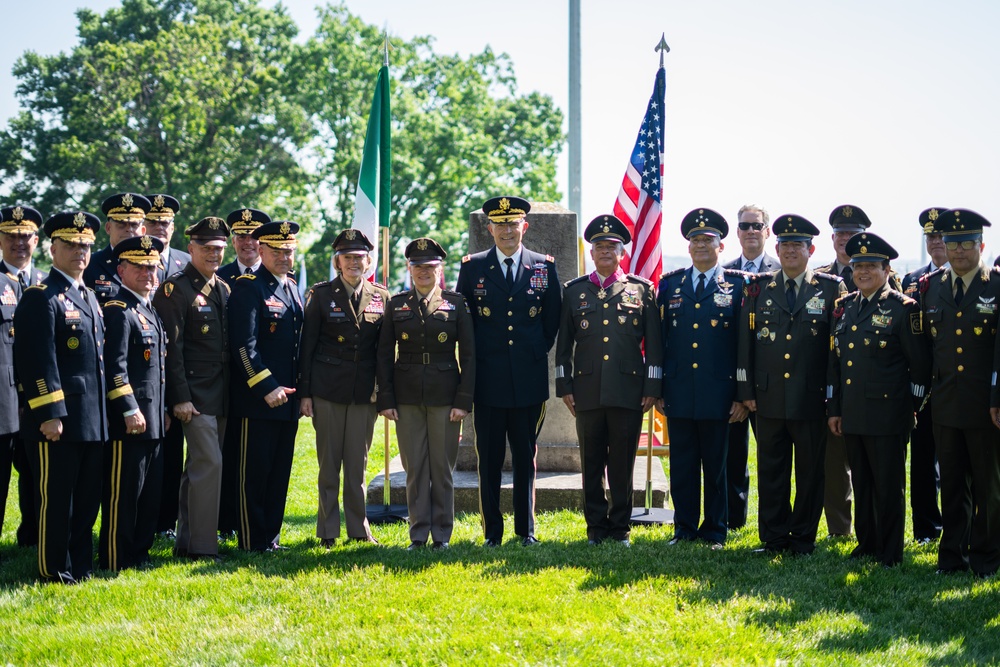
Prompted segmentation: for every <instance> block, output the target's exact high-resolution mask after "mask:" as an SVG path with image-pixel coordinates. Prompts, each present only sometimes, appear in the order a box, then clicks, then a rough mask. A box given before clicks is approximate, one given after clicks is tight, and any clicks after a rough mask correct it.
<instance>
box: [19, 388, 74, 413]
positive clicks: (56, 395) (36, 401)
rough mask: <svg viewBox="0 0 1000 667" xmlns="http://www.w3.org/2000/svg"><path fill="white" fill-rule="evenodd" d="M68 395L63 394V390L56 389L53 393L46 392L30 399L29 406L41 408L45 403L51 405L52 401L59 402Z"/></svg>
mask: <svg viewBox="0 0 1000 667" xmlns="http://www.w3.org/2000/svg"><path fill="white" fill-rule="evenodd" d="M65 398H66V396H65V394H63V390H62V389H60V390H58V391H54V392H52V393H51V394H44V395H42V396H39V397H37V398H32V399H29V400H28V407H29V408H31V409H32V410H34V409H36V408H40V407H42V406H43V405H49V404H50V403H58V402H59V401H62V400H65Z"/></svg>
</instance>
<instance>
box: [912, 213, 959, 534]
mask: <svg viewBox="0 0 1000 667" xmlns="http://www.w3.org/2000/svg"><path fill="white" fill-rule="evenodd" d="M947 210H948V209H946V208H944V207H942V206H939V207H935V208H928V209H925V210H924V211H922V212H921V213H920V215H919V217H918V221H919V223H920V227H921V229H922V230H923V232H924V245H925V247H926V248H927V254H928V255H929V256H930V258H931V261H930V262H928V264H927V266H921V267H920V268H918V269H916V270H914V271H911V272H910V273H908V274H906V277H905V278H903V294H905V295H906V296H908V297H910V298H912V299H919V298H920V295H919V293H918V287H919V286H920V278H921V277H922V276H925V275H927V274H928V273H930V272H932V271H935V270H936V269H940V268H942V267H945V268H947V264H948V253H947V250H946V249H945V247H944V240H943V239H942V237H941V230H940V229H939V228H938V226H937V221H938V220H939V219H940V217H941V215H942V214H944V213H945V212H946V211H947ZM931 401H932V397H931V398H927V402H926V404H925V405H924V409H923V410H921V411H920V412H918V413H917V425H916V426H915V427H914V429H913V432H912V433H910V511H911V518H912V520H913V539H914V541H915V542H916V543H917V544H929V543H930V542H932V541H934V540H936V539H938V538H939V537H940V536H941V509H940V506H939V505H938V488H939V484H940V474H939V472H938V463H937V455H936V454H935V453H934V418H933V416H932V413H933V410H931V409H930V403H931Z"/></svg>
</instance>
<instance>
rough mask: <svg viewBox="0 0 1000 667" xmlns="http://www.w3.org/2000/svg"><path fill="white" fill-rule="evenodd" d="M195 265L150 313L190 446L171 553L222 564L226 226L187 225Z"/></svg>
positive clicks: (159, 295)
mask: <svg viewBox="0 0 1000 667" xmlns="http://www.w3.org/2000/svg"><path fill="white" fill-rule="evenodd" d="M184 233H185V234H186V235H187V236H189V237H190V239H191V240H190V242H189V243H188V252H189V253H190V254H191V261H190V262H188V265H187V266H186V267H185V268H184V270H183V271H181V272H180V273H175V274H173V275H172V276H168V277H167V279H166V280H164V281H163V283H162V284H161V285H160V286H159V288H158V289H157V290H156V295H155V296H154V297H153V307H154V308H155V309H156V312H157V313H159V315H160V318H161V319H162V320H163V328H164V330H165V331H166V334H167V371H166V375H167V384H166V397H167V398H166V406H167V410H168V414H170V415H171V416H172V417H173V418H174V419H179V420H180V422H181V424H183V428H184V439H185V440H186V441H187V462H186V464H185V466H184V472H183V473H182V475H181V483H180V491H179V493H178V496H179V503H178V504H179V507H178V518H177V541H176V543H175V544H174V555H176V556H180V557H187V558H192V559H199V558H203V559H207V560H215V561H218V560H219V558H218V553H219V542H218V533H217V530H218V524H219V497H220V493H221V485H222V442H223V439H224V436H225V432H226V419H227V415H228V414H229V333H228V330H227V326H228V319H227V317H226V302H227V301H228V300H229V286H228V285H226V283H225V282H224V281H222V280H220V279H219V278H218V277H217V276H216V275H215V272H216V271H217V270H218V268H219V265H220V264H221V263H222V254H223V252H224V251H225V249H226V238H227V237H228V236H229V227H228V226H226V221H225V220H223V219H222V218H214V217H209V218H202V219H201V220H199V221H198V222H196V223H195V224H193V225H191V226H190V227H188V228H187V229H186V230H185V232H184Z"/></svg>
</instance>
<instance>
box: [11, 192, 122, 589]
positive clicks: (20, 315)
mask: <svg viewBox="0 0 1000 667" xmlns="http://www.w3.org/2000/svg"><path fill="white" fill-rule="evenodd" d="M99 225H100V222H99V221H98V219H97V217H96V216H94V215H92V214H90V213H85V212H83V211H71V212H64V213H59V214H56V215H54V216H52V217H51V218H49V219H48V220H47V221H46V222H45V227H44V229H45V233H46V234H47V235H48V236H49V238H51V239H52V246H51V248H50V252H51V253H52V270H51V271H50V272H49V275H48V277H46V278H45V280H44V281H42V284H40V285H35V286H33V287H30V288H28V289H27V290H25V291H24V294H23V296H22V297H21V301H20V303H19V304H18V306H17V310H16V311H15V312H14V325H15V326H14V328H15V329H16V330H20V331H22V332H26V334H24V333H22V334H21V335H20V336H17V338H16V339H15V344H14V366H15V369H16V371H17V376H18V379H19V381H20V383H21V386H22V387H23V390H24V398H25V400H26V401H27V408H26V409H25V411H24V414H23V416H22V422H21V427H22V431H23V433H24V435H25V437H33V441H32V442H31V443H30V446H29V448H28V461H29V464H30V465H31V469H32V475H33V479H34V488H35V489H36V492H37V495H36V499H35V500H36V505H35V507H36V511H37V512H38V571H39V574H40V575H41V577H42V580H43V581H53V582H61V583H65V584H72V583H76V582H78V581H80V580H81V579H83V578H86V577H89V576H90V573H91V570H92V568H93V564H94V563H93V560H94V553H93V535H92V531H93V528H94V522H95V521H96V520H97V511H98V509H99V508H100V506H101V454H102V447H103V445H104V442H105V440H107V437H108V430H107V417H106V414H105V405H104V395H105V384H104V367H103V363H102V360H101V357H102V355H103V353H104V320H103V319H102V317H101V309H100V307H99V306H98V304H97V299H96V297H95V296H94V293H93V292H92V291H91V290H89V289H87V287H86V286H84V284H83V280H82V279H83V271H84V269H85V268H86V266H87V262H88V261H89V260H90V248H91V246H92V245H93V243H94V238H95V232H96V231H97V229H98V227H99Z"/></svg>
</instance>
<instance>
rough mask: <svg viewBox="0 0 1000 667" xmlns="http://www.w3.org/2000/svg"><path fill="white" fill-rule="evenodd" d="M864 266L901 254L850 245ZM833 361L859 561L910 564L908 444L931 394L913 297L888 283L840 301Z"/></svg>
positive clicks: (833, 396)
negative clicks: (906, 550) (906, 543)
mask: <svg viewBox="0 0 1000 667" xmlns="http://www.w3.org/2000/svg"><path fill="white" fill-rule="evenodd" d="M847 254H848V255H850V256H851V264H852V265H853V266H854V267H855V268H857V267H858V264H859V263H861V262H878V263H880V264H881V263H882V262H883V261H884V262H888V261H889V260H892V259H895V258H896V257H898V253H896V251H895V250H894V249H893V248H892V246H890V245H889V244H888V243H886V242H885V241H884V240H883V239H881V238H880V237H878V236H876V235H875V234H872V233H870V232H862V233H860V234H856V235H855V236H854V237H853V238H851V240H850V241H848V242H847ZM834 317H835V318H836V320H835V324H834V330H833V352H834V353H833V354H831V355H830V372H829V378H830V385H829V387H828V390H827V394H828V396H829V401H828V403H827V414H828V415H829V417H831V418H834V417H839V418H840V421H841V425H840V430H841V432H842V433H843V437H844V440H845V441H846V444H847V456H848V460H849V461H850V464H851V482H852V485H853V488H854V497H855V499H856V505H855V508H856V512H855V521H854V525H855V531H856V533H857V536H858V546H857V548H855V549H854V551H853V552H852V553H851V557H852V558H860V557H863V556H873V557H875V558H877V559H878V560H879V561H881V562H882V564H883V565H887V566H892V565H897V564H899V563H901V562H902V560H903V532H904V527H905V526H904V524H905V521H906V500H905V498H906V441H907V439H908V438H909V435H910V430H911V429H912V428H913V415H914V413H915V412H916V411H917V410H919V408H920V405H921V404H922V403H923V400H924V398H926V395H927V386H928V384H929V383H930V354H929V353H930V349H929V348H928V345H927V340H926V338H925V336H924V333H923V327H922V326H921V319H920V308H919V306H918V305H917V302H916V301H914V300H913V299H911V298H909V297H906V296H903V295H902V294H900V293H899V292H897V291H895V290H893V289H892V288H890V287H889V285H888V283H886V284H883V285H882V286H881V287H880V288H878V289H877V290H876V291H875V292H874V293H872V294H871V295H869V296H868V297H865V296H864V294H863V293H862V292H861V291H857V292H851V293H850V294H848V295H846V296H844V297H842V298H840V299H838V300H837V302H836V304H835V307H834Z"/></svg>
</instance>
